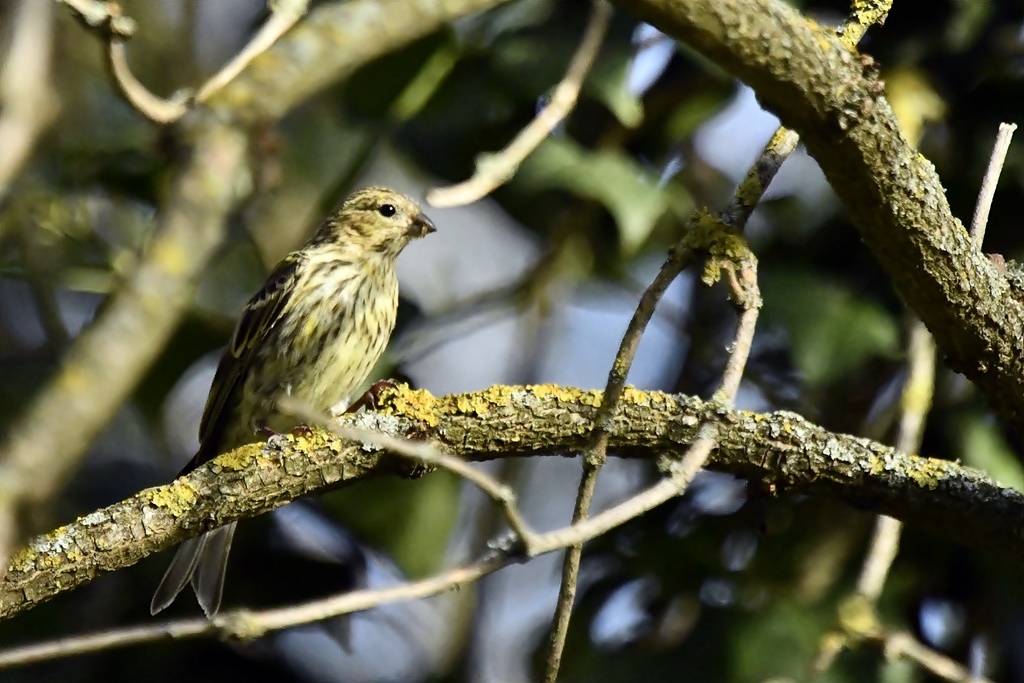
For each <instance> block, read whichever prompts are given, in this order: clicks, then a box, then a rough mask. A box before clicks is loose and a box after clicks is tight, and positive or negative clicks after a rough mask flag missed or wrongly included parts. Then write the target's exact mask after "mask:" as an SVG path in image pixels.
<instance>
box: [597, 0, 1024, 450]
mask: <svg viewBox="0 0 1024 683" xmlns="http://www.w3.org/2000/svg"><path fill="white" fill-rule="evenodd" d="M617 4H619V5H621V6H623V7H626V8H628V9H629V10H630V11H631V12H633V13H634V14H636V15H637V16H638V17H639V18H641V19H643V20H644V21H647V22H649V23H650V24H652V25H653V26H655V27H656V28H658V29H659V30H661V31H663V32H664V33H667V34H668V35H671V36H673V37H675V38H677V39H679V40H682V41H684V42H686V43H687V44H688V45H689V46H690V47H692V48H693V49H695V50H696V51H698V52H700V53H701V54H702V55H704V56H705V57H707V58H708V59H710V60H711V61H713V62H715V63H716V64H718V65H719V66H721V67H722V68H724V69H726V70H727V71H729V72H730V73H732V74H734V75H735V76H737V77H739V78H741V79H742V80H743V81H744V82H746V83H747V84H748V85H750V86H751V87H752V88H753V89H754V90H755V92H756V93H757V96H758V100H759V101H760V102H762V103H763V104H764V105H765V106H766V107H768V108H769V109H771V110H772V111H773V112H775V113H776V114H777V115H778V116H779V118H780V119H781V120H782V123H783V124H784V125H786V126H788V127H790V128H792V129H793V130H795V131H797V132H799V133H800V136H801V139H802V140H803V142H804V143H805V144H806V145H807V148H808V150H809V151H810V153H811V154H812V155H813V156H814V157H815V159H816V160H817V162H818V164H819V165H820V166H821V168H822V170H823V171H824V172H825V175H826V177H827V178H828V180H829V182H830V183H831V185H832V187H833V189H835V191H836V193H837V194H838V195H839V197H840V199H842V200H843V203H844V205H845V206H846V209H847V211H848V213H849V215H850V217H851V219H852V221H853V222H854V224H855V225H856V226H857V228H858V229H859V231H860V233H861V235H862V237H863V239H864V241H865V243H866V244H867V245H868V247H869V248H870V249H871V250H872V252H873V253H874V254H875V256H876V258H878V260H879V262H880V263H881V264H882V266H883V267H884V268H885V270H886V272H887V273H888V274H889V277H890V278H891V279H892V281H893V283H894V285H895V286H896V289H897V290H898V292H899V293H900V295H901V296H902V297H903V299H904V301H906V303H907V304H908V305H909V306H910V307H911V308H912V309H913V310H914V312H915V313H917V315H918V316H919V317H920V318H921V320H923V321H924V323H925V324H926V325H927V326H928V329H929V330H930V331H931V332H932V334H933V335H935V339H936V342H937V344H938V345H939V347H940V348H941V349H942V350H943V352H944V353H945V355H946V358H947V362H948V363H949V364H950V366H951V367H952V368H953V369H954V370H956V371H958V372H961V373H963V374H964V375H966V376H967V377H968V378H970V379H972V380H973V381H974V382H976V383H977V384H978V385H979V387H981V388H982V390H984V391H985V392H986V393H987V394H988V396H989V398H990V399H991V400H992V403H993V405H994V406H995V407H996V409H997V410H998V411H999V412H1000V413H1001V414H1002V415H1003V417H1004V418H1005V419H1006V420H1007V421H1008V422H1009V423H1010V424H1012V425H1014V426H1015V428H1016V429H1017V430H1018V431H1020V432H1021V433H1024V337H1022V336H1021V335H1020V330H1021V328H1022V327H1024V302H1022V301H1021V298H1020V297H1019V295H1018V294H1019V293H1015V292H1014V290H1013V287H1012V285H1011V283H1010V281H1009V280H1008V279H1007V278H1006V277H1005V276H1004V275H1003V274H1002V273H1000V272H999V270H998V269H997V268H996V267H995V266H994V265H993V264H992V263H990V262H989V260H988V259H987V258H985V257H984V256H983V255H982V254H981V253H980V252H978V251H977V250H976V249H974V248H973V245H972V244H971V240H970V237H969V235H968V234H967V231H966V230H965V229H964V228H963V226H962V225H961V224H960V222H959V221H957V220H956V219H955V218H954V217H953V215H952V214H951V212H950V209H949V205H948V203H947V201H946V198H945V194H944V192H943V189H942V185H941V183H940V182H939V179H938V177H937V175H936V174H935V170H934V167H933V166H932V165H931V164H930V163H929V162H928V161H927V160H925V159H924V158H923V157H922V156H921V155H920V154H918V153H917V151H916V150H914V149H912V148H911V147H910V146H909V145H908V144H907V143H906V141H905V140H904V139H903V138H902V136H901V135H900V127H899V124H898V123H897V121H896V119H895V117H894V115H893V112H892V109H891V107H890V106H889V103H888V102H887V101H886V99H885V97H884V96H883V93H884V84H883V83H882V82H881V81H880V80H879V79H878V77H877V69H876V68H875V66H874V65H873V63H872V62H871V61H870V60H869V59H868V58H866V57H863V56H861V55H858V54H857V53H855V52H854V51H852V50H851V49H850V48H849V47H848V46H847V44H846V42H845V41H844V40H842V39H840V38H838V37H837V36H836V35H835V33H834V32H832V31H830V30H828V29H826V28H823V27H821V26H820V25H818V24H816V23H814V22H811V21H808V20H807V19H805V18H804V17H803V16H802V15H801V14H800V12H799V11H798V10H797V9H796V8H794V7H793V6H792V5H790V4H788V3H785V2H782V1H781V0H756V1H755V0H693V1H690V2H679V1H678V0H617Z"/></svg>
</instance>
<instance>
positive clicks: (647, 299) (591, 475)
mask: <svg viewBox="0 0 1024 683" xmlns="http://www.w3.org/2000/svg"><path fill="white" fill-rule="evenodd" d="M694 259H695V254H694V252H693V251H691V250H689V249H687V248H684V247H682V245H679V247H678V248H677V249H675V250H673V251H672V253H671V254H670V255H669V257H668V259H667V260H666V261H665V264H664V265H663V266H662V267H661V270H660V271H658V274H657V276H655V278H654V281H653V282H651V284H650V286H648V287H647V289H646V290H645V291H644V293H643V295H642V296H641V297H640V303H639V304H638V305H637V307H636V310H635V311H634V312H633V317H632V318H631V319H630V321H629V325H628V326H627V328H626V332H625V334H624V335H623V336H622V341H621V342H620V344H619V350H618V352H617V353H616V354H615V360H614V361H613V362H612V368H611V371H610V372H609V373H608V382H607V383H606V385H605V390H604V395H603V397H602V399H601V406H600V408H599V409H598V413H597V417H596V419H595V427H594V436H593V442H592V444H591V446H590V448H589V449H587V452H586V453H585V455H584V458H583V477H582V479H581V480H580V485H579V488H578V490H577V493H576V503H575V505H574V507H573V516H572V519H573V524H579V523H581V522H583V521H584V520H586V518H587V515H588V513H589V510H590V502H591V499H592V498H593V495H594V488H595V486H596V484H597V476H598V474H599V472H600V470H601V467H602V466H603V465H604V461H605V457H606V455H607V450H608V438H609V434H610V433H611V427H612V417H613V416H614V414H615V409H616V407H617V406H618V402H619V398H620V397H621V396H622V389H623V387H624V386H625V384H626V377H627V375H628V374H629V368H630V365H632V363H633V358H634V357H635V356H636V351H637V348H639V346H640V339H641V337H642V336H643V333H644V330H645V329H646V328H647V323H649V322H650V320H651V317H652V316H653V315H654V309H655V308H656V307H657V305H658V301H659V300H660V299H661V297H662V295H663V294H664V293H665V291H666V290H667V289H668V286H669V285H670V284H672V282H673V281H674V280H675V279H676V277H677V276H678V275H679V273H681V272H682V271H683V270H684V269H685V268H686V267H687V266H688V265H689V264H690V263H692V262H693V260H694ZM582 552H583V548H582V546H570V547H569V550H568V552H567V553H566V555H565V559H564V560H563V562H562V579H561V583H560V585H559V590H558V601H557V604H556V607H555V617H554V622H553V623H552V626H551V631H550V634H549V636H548V654H547V659H546V666H545V674H544V680H545V682H553V681H554V680H555V679H556V678H557V677H558V668H559V666H560V662H561V659H562V651H563V650H564V649H565V638H566V635H567V633H568V631H569V620H570V618H571V615H572V606H573V603H574V602H575V598H576V577H577V575H578V573H579V566H580V559H581V557H582Z"/></svg>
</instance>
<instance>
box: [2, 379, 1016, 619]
mask: <svg viewBox="0 0 1024 683" xmlns="http://www.w3.org/2000/svg"><path fill="white" fill-rule="evenodd" d="M385 401H386V402H385V404H384V406H383V407H382V411H381V412H379V413H364V414H360V415H356V416H349V417H346V418H345V422H346V423H347V424H348V426H354V427H359V428H373V429H378V430H381V431H384V432H386V433H389V434H392V435H395V436H410V435H412V436H416V437H418V438H422V437H424V436H426V437H427V438H430V439H432V440H434V441H435V442H436V443H437V444H438V445H439V446H440V447H442V448H444V449H445V450H447V451H449V452H450V453H452V454H454V455H458V456H462V457H464V458H467V459H471V460H489V459H494V458H499V457H520V456H528V455H538V454H563V453H570V452H573V451H579V450H580V449H582V448H584V447H585V446H586V444H587V443H588V441H589V436H590V433H591V430H592V428H593V420H594V418H595V417H596V412H597V407H598V406H599V405H600V403H601V392H599V391H581V390H578V389H572V388H564V387H556V386H549V385H542V386H536V387H502V386H499V387H493V388H491V389H488V390H485V391H482V392H477V393H472V394H459V395H453V396H446V397H442V398H434V397H433V396H431V395H430V394H428V393H426V392H423V391H410V390H408V389H400V390H399V391H397V392H396V393H395V394H393V395H390V396H388V397H387V398H386V399H385ZM702 424H706V425H712V426H713V427H714V428H715V430H716V432H717V439H718V444H719V445H718V448H717V449H716V450H715V451H714V453H713V454H712V457H711V459H710V461H709V466H711V467H714V468H717V469H720V470H724V471H728V472H733V473H735V474H737V475H739V476H743V477H746V478H748V479H750V480H751V481H752V482H753V485H754V486H756V487H758V488H760V489H763V490H765V491H767V492H769V493H783V492H805V493H812V494H824V495H837V496H840V497H841V498H843V499H845V500H847V501H850V502H851V503H853V504H856V505H858V506H862V507H865V508H868V509H870V510H872V511H874V512H882V513H885V514H889V515H892V516H894V517H897V518H899V519H902V520H903V521H905V522H907V523H908V524H909V525H910V526H909V529H910V530H911V532H913V530H914V529H918V528H925V529H930V530H932V531H934V532H936V533H939V534H942V535H943V536H948V537H952V538H954V539H957V540H959V541H961V542H963V543H965V544H967V545H970V546H974V547H977V548H982V549H985V550H987V551H989V552H992V553H996V554H998V555H999V556H1001V557H1003V558H1005V559H1007V560H1010V561H1013V562H1017V563H1021V564H1024V494H1022V493H1021V492H1018V491H1015V490H1013V489H1008V488H1005V487H1002V486H999V485H998V484H996V483H995V482H993V481H992V480H990V479H988V478H987V477H986V476H985V475H984V474H982V473H980V472H978V471H976V470H972V469H969V468H966V467H963V466H961V465H959V464H957V463H954V462H948V461H941V460H931V459H927V458H919V457H914V456H908V455H905V454H902V453H900V452H898V451H896V450H894V449H892V448H890V447H888V446H884V445H882V444H878V443H875V442H872V441H869V440H867V439H860V438H855V437H852V436H846V435H841V434H834V433H831V432H828V431H827V430H824V429H822V428H821V427H818V426H816V425H813V424H811V423H809V422H807V421H806V420H804V419H803V418H801V417H800V416H798V415H795V414H792V413H785V412H778V413H770V414H763V415H762V414H756V413H749V412H745V411H739V410H726V409H723V408H721V407H720V406H717V405H716V404H713V403H703V402H701V401H700V400H698V399H695V398H690V397H687V396H682V395H670V394H663V393H659V392H642V391H637V390H635V389H632V388H627V389H626V391H625V392H624V393H623V396H622V400H621V402H620V404H619V409H618V411H617V412H616V415H615V418H614V420H613V425H612V430H611V439H610V444H609V449H610V452H611V453H614V454H618V455H621V456H624V457H633V458H645V459H649V460H651V461H652V462H655V463H657V464H658V465H660V466H663V467H667V466H669V465H670V464H671V463H672V462H673V461H674V459H676V458H678V457H679V456H680V455H681V454H682V453H684V452H685V451H686V450H687V447H688V446H689V445H690V444H692V443H693V441H694V440H695V439H696V438H697V430H698V426H699V425H702ZM416 470H417V466H415V465H411V464H410V462H409V461H408V460H405V459H400V458H396V457H394V456H387V455H386V454H382V453H381V452H380V451H373V450H367V449H364V448H363V447H362V446H361V445H353V444H351V443H346V442H344V441H342V440H341V439H339V438H338V437H336V436H334V435H332V434H330V433H328V432H324V431H322V430H314V431H313V432H312V434H311V435H310V436H308V437H307V436H299V437H289V438H287V439H277V440H275V441H274V442H272V443H269V444H252V445H249V446H244V447H242V448H239V449H237V450H235V451H232V452H231V453H227V454H225V455H222V456H220V457H219V458H217V459H216V460H215V461H213V462H212V463H210V464H209V465H206V466H204V467H201V468H199V469H198V470H196V471H195V472H193V473H191V474H189V475H188V476H186V477H183V478H182V479H179V480H177V481H175V482H173V483H172V484H169V485H167V486H160V487H156V488H152V489H147V490H145V491H142V492H140V493H138V494H136V495H135V496H133V497H131V498H129V499H127V500H124V501H121V502H120V503H116V504H114V505H111V506H110V507H107V508H104V509H102V510H98V511H96V512H94V513H92V514H90V515H87V516H85V517H82V518H81V519H79V520H77V521H75V522H73V523H71V524H69V525H67V526H64V527H61V528H60V529H57V530H55V531H53V532H51V533H50V534H47V535H45V536H40V537H38V538H36V539H34V540H33V541H32V542H31V543H30V544H29V547H27V548H25V549H23V550H21V551H20V552H18V553H17V554H16V555H15V556H14V557H13V559H12V560H11V564H10V567H9V569H8V574H7V576H6V578H5V579H4V580H3V581H2V582H0V618H7V617H10V616H13V615H15V614H17V613H19V612H22V611H24V610H26V609H30V608H31V607H32V606H34V605H35V604H37V603H40V602H43V601H45V600H48V599H50V598H52V597H54V596H55V595H58V594H60V593H62V592H64V591H67V590H71V589H73V588H76V587H78V586H80V585H82V584H83V583H86V582H88V581H91V580H92V579H93V578H95V577H96V576H98V575H99V574H101V573H103V572H108V571H115V570H118V569H122V568H124V567H127V566H130V565H132V564H134V563H135V562H137V561H139V560H140V559H142V558H143V557H146V556H148V555H151V554H153V553H155V552H159V551H161V550H164V549H166V548H170V547H171V546H174V545H176V544H177V543H180V542H181V541H182V540H184V539H185V538H188V537H191V536H196V535H198V534H199V533H202V532H203V531H207V530H209V529H212V528H214V527H217V526H221V525H223V524H226V523H228V522H231V521H234V520H238V519H242V518H245V517H251V516H254V515H258V514H261V513H264V512H268V511H270V510H273V509H274V508H277V507H279V506H281V505H284V504H285V503H287V502H289V501H291V500H293V499H295V498H298V497H300V496H304V495H308V494H311V493H316V492H323V491H325V490H328V489H330V488H332V487H336V486H340V485H344V484H346V483H349V482H352V481H355V480H357V479H359V478H362V477H366V476H371V475H378V474H386V473H398V474H406V475H407V474H415V473H417V472H416ZM419 471H422V468H419Z"/></svg>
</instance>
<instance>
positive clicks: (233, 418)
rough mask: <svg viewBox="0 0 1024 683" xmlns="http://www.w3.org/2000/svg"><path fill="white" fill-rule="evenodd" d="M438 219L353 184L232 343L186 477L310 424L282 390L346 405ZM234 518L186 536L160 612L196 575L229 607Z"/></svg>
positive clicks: (391, 322) (255, 300)
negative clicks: (406, 253)
mask: <svg viewBox="0 0 1024 683" xmlns="http://www.w3.org/2000/svg"><path fill="white" fill-rule="evenodd" d="M435 230H436V228H435V227H434V224H433V222H431V220H430V219H429V218H427V216H426V215H424V214H423V212H422V210H421V209H420V206H419V204H417V203H416V201H415V200H413V199H410V198H409V197H407V196H405V195H402V194H400V193H398V192H395V191H393V190H390V189H388V188H385V187H367V188H364V189H361V190H358V191H356V192H353V193H352V194H351V195H349V197H348V198H346V199H345V201H344V202H343V203H342V204H341V207H340V208H339V209H338V210H337V211H335V212H334V213H333V214H331V215H330V216H329V217H328V218H327V220H325V221H324V223H323V224H322V225H321V226H320V227H319V229H318V230H317V231H316V232H315V233H314V234H313V236H312V237H311V238H310V239H309V240H308V241H307V242H306V243H305V244H304V245H302V246H301V247H300V248H299V249H297V250H295V251H293V252H291V253H290V254H288V255H287V256H285V257H284V258H283V259H282V260H281V262H280V263H278V264H277V266H276V267H275V268H274V269H273V270H272V271H271V273H270V275H269V276H268V277H267V280H266V282H265V283H264V284H263V286H262V287H261V288H260V289H259V291H257V292H256V294H254V295H253V296H252V298H251V299H249V301H248V303H247V304H246V305H245V308H244V309H243V311H242V315H241V316H240V318H239V320H238V323H237V325H236V327H235V330H234V333H233V334H232V336H231V340H230V342H229V343H228V345H227V347H226V349H225V350H224V353H223V355H222V356H221V358H220V362H219V363H218V365H217V371H216V373H215V375H214V379H213V384H212V386H211V388H210V393H209V396H208V397H207V400H206V407H205V409H204V411H203V417H202V420H201V421H200V425H199V442H200V445H199V449H198V450H197V451H196V453H195V455H194V456H193V457H192V459H191V460H190V461H189V462H188V464H187V465H185V467H184V468H183V469H182V470H181V472H179V473H178V477H181V476H184V475H186V474H188V473H189V472H191V471H192V470H194V469H196V468H197V467H199V466H201V465H203V464H204V463H206V462H208V461H210V460H212V459H213V458H215V457H216V456H217V455H219V454H220V453H224V452H227V451H229V450H231V449H233V448H237V447H239V446H242V445H245V444H247V443H252V442H254V441H257V440H259V437H261V436H265V435H267V434H279V433H284V432H287V431H289V430H292V429H295V428H296V427H299V426H301V425H299V424H298V421H297V420H296V419H295V418H294V417H291V416H289V415H287V414H286V413H283V412H282V411H281V410H279V409H278V408H277V405H276V404H277V402H278V400H279V399H280V397H282V396H290V397H291V398H292V400H294V401H298V402H301V403H302V404H303V405H306V406H308V407H309V408H311V409H313V410H317V411H320V412H322V413H324V414H327V413H328V412H330V413H332V414H338V413H339V412H344V409H345V407H346V406H347V405H348V403H349V401H350V400H351V399H352V397H353V394H354V392H356V391H357V390H358V389H359V388H360V387H361V385H362V384H363V382H365V381H366V379H367V377H368V376H369V374H370V372H371V370H372V369H373V366H374V365H375V364H376V362H377V360H378V359H379V358H380V356H381V354H382V353H383V352H384V348H385V346H386V345H387V342H388V339H389V338H390V336H391V333H392V331H393V330H394V327H395V319H396V317H397V312H398V279H397V276H396V274H395V260H396V259H397V257H398V255H399V254H400V253H401V252H402V250H403V249H404V248H405V246H406V245H407V244H409V242H410V241H411V240H413V239H417V238H421V237H426V236H427V235H428V234H430V233H432V232H434V231H435ZM235 525H236V523H235V522H232V523H230V524H227V525H225V526H222V527H219V528H217V529H214V530H212V531H210V532H207V533H205V534H203V535H202V536H199V537H197V538H192V539H189V540H187V541H185V542H184V543H182V544H181V545H180V546H179V548H178V551H177V553H176V554H175V556H174V559H173V560H172V561H171V565H170V567H168V569H167V572H166V573H165V574H164V577H163V579H162V580H161V582H160V584H159V585H158V586H157V589H156V591H155V593H154V594H153V600H152V602H151V603H150V612H151V613H152V614H154V615H155V614H157V613H158V612H160V611H161V610H163V609H164V608H166V607H167V606H168V605H170V604H171V603H172V602H174V599H175V598H176V597H177V596H178V594H179V593H180V592H181V591H182V589H184V587H185V586H186V585H187V584H188V583H189V582H191V584H192V588H193V590H194V591H195V594H196V598H197V599H198V601H199V605H200V606H201V607H202V609H203V612H204V613H205V614H206V615H207V617H208V618H213V617H214V616H215V615H216V614H217V612H218V610H219V609H220V603H221V597H222V595H223V590H224V577H225V573H226V569H227V559H228V552H229V550H230V548H231V540H232V537H233V535H234V532H235Z"/></svg>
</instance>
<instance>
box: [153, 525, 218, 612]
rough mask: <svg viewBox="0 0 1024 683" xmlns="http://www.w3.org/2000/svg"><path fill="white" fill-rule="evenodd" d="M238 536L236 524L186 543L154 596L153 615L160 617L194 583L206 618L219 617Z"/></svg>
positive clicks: (179, 550)
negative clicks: (236, 535)
mask: <svg viewBox="0 0 1024 683" xmlns="http://www.w3.org/2000/svg"><path fill="white" fill-rule="evenodd" d="M234 535H235V523H234V522H232V523H231V524H227V525H225V526H222V527H220V528H218V529H214V530H213V531H211V532H209V533H205V534H203V535H202V536H199V537H197V538H190V539H188V540H187V541H185V542H184V543H182V544H181V545H180V546H179V547H178V552H176V553H175V554H174V559H172V560H171V566H169V567H168V568H167V572H166V573H164V578H163V579H161V580H160V585H159V586H157V588H156V592H154V593H153V600H152V602H151V603H150V605H149V611H150V613H151V614H156V613H157V612H160V611H161V610H163V609H164V608H165V607H167V606H168V605H170V604H171V603H172V602H174V599H175V598H176V597H178V593H180V592H181V591H182V589H183V588H185V585H186V584H188V583H189V581H191V582H192V589H193V590H194V591H195V593H196V598H197V599H198V600H199V605H200V607H202V608H203V612H205V613H206V616H207V617H213V616H214V615H215V614H217V611H218V610H219V609H220V600H221V596H222V595H223V593H224V574H225V571H226V570H227V566H228V552H229V551H230V550H231V539H232V538H233V537H234Z"/></svg>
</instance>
